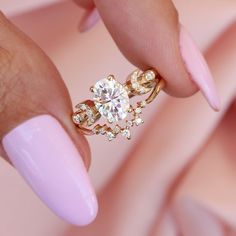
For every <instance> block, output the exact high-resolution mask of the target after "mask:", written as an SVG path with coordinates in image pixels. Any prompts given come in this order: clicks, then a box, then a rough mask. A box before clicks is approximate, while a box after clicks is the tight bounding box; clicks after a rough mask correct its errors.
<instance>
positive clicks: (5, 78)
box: [0, 48, 30, 112]
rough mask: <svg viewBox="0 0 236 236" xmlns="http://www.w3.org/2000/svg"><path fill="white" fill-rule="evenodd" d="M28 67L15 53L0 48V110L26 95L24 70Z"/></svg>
mask: <svg viewBox="0 0 236 236" xmlns="http://www.w3.org/2000/svg"><path fill="white" fill-rule="evenodd" d="M29 70H30V67H29V66H28V65H27V63H25V61H24V60H22V58H19V57H18V56H17V55H16V54H14V53H12V52H10V51H8V50H6V49H4V48H0V101H1V102H0V112H3V111H4V110H6V109H7V108H8V107H9V106H14V101H15V100H17V101H19V102H20V101H22V100H23V97H24V96H25V95H26V93H25V92H26V85H25V79H24V78H25V76H24V74H25V72H26V71H29Z"/></svg>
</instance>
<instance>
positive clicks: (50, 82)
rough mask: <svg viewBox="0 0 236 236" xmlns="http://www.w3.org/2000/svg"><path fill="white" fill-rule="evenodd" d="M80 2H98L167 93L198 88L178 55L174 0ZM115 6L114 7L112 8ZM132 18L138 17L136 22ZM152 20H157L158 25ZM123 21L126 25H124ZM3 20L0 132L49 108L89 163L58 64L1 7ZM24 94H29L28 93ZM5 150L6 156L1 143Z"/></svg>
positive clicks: (122, 44)
mask: <svg viewBox="0 0 236 236" xmlns="http://www.w3.org/2000/svg"><path fill="white" fill-rule="evenodd" d="M77 3H79V4H80V5H81V6H83V7H85V8H87V9H91V8H93V6H94V4H95V5H96V7H97V8H98V10H99V12H100V15H101V16H102V18H103V20H104V23H105V24H106V26H107V28H108V30H109V31H110V33H111V35H112V37H113V38H114V40H115V42H116V43H117V45H118V47H119V48H120V50H121V51H122V52H123V54H124V55H125V56H126V58H127V59H128V60H130V61H131V62H132V63H133V64H134V65H136V66H137V67H139V68H142V69H146V68H150V67H153V68H156V69H157V70H158V71H159V73H160V74H161V75H162V76H163V77H164V78H165V79H166V87H165V91H166V92H167V93H168V94H170V95H173V96H178V97H186V96H190V95H192V94H193V93H195V92H196V91H197V88H196V86H195V85H194V84H193V82H192V81H190V79H189V77H188V74H187V72H186V70H185V68H184V65H183V61H182V59H181V56H180V51H179V46H178V45H179V39H178V37H179V23H178V22H179V21H178V14H177V11H176V9H175V8H174V5H173V3H172V2H171V1H167V0H158V1H156V0H148V1H135V2H134V1H131V0H129V1H127V0H121V1H108V0H98V1H95V2H92V1H86V0H83V1H78V2H77ZM112 7H115V9H116V10H115V11H110V9H111V8H112ZM144 15H145V20H143V16H144ZM133 19H135V21H138V22H139V23H140V24H139V27H138V28H137V27H136V23H135V21H134V20H133ZM154 21H157V22H159V24H155V28H153V24H152V22H154ZM124 22H125V24H123V23H124ZM121 24H123V25H124V26H125V27H120V25H121ZM0 26H1V27H0V68H1V74H0V81H1V86H0V97H1V105H0V111H1V116H0V124H1V125H0V138H2V137H3V136H4V135H5V134H6V133H8V132H9V131H10V130H11V129H13V128H14V127H16V126H17V125H18V124H20V123H22V122H23V121H25V120H28V119H29V118H31V117H33V116H36V115H39V114H51V115H52V116H54V117H56V118H57V119H58V120H59V121H60V122H61V124H62V125H63V126H64V128H65V129H66V131H67V132H68V134H69V135H70V136H71V138H72V140H74V142H75V144H76V146H77V148H78V150H79V151H80V152H81V154H82V156H83V157H84V162H85V165H86V166H87V167H89V163H90V151H89V146H88V143H87V141H86V140H85V138H84V137H83V136H82V135H81V134H80V133H78V131H76V130H75V128H74V126H73V124H72V122H71V120H70V114H71V113H72V107H71V100H70V97H69V94H68V91H67V88H66V87H65V84H64V83H63V80H62V78H61V76H60V74H59V73H58V71H57V69H56V68H55V66H54V65H53V64H52V62H51V61H50V59H49V58H48V57H47V56H46V55H45V53H44V52H43V51H42V50H41V49H40V48H39V47H38V46H37V45H36V44H35V43H34V42H33V41H32V40H31V39H29V38H28V37H27V36H26V35H25V34H23V33H22V32H21V31H20V30H19V29H17V28H16V27H15V26H14V25H13V24H12V23H11V22H10V21H8V20H7V19H6V17H5V16H4V15H3V14H2V13H1V14H0ZM130 29H134V30H130ZM147 42H148V43H147ZM157 42H158V43H157ZM173 65H175V66H173ZM48 88H50V90H49V89H48ZM25 96H27V97H28V98H30V99H24V98H25ZM1 153H2V154H3V156H4V157H5V158H6V159H7V156H6V155H5V154H4V152H3V150H2V148H1Z"/></svg>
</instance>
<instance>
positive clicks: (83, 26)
mask: <svg viewBox="0 0 236 236" xmlns="http://www.w3.org/2000/svg"><path fill="white" fill-rule="evenodd" d="M99 19H100V15H99V13H98V10H97V9H96V8H94V9H93V10H92V11H90V12H88V13H87V14H86V15H85V16H84V17H83V18H82V20H81V22H80V25H79V31H80V32H81V33H82V32H86V31H88V30H89V29H91V28H92V27H93V26H94V25H95V24H96V23H97V22H98V21H99Z"/></svg>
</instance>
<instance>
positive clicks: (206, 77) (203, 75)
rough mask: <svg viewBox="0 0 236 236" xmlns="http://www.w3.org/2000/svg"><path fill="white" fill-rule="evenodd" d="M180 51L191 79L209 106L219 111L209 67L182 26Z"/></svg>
mask: <svg viewBox="0 0 236 236" xmlns="http://www.w3.org/2000/svg"><path fill="white" fill-rule="evenodd" d="M180 51H181V54H182V58H183V61H184V63H185V66H186V69H187V70H188V72H189V74H190V76H191V79H192V80H193V81H194V82H195V83H196V84H197V86H198V87H199V89H200V90H201V92H202V93H203V95H204V96H205V98H206V99H207V101H208V103H209V104H210V106H211V107H212V108H213V109H215V110H219V109H220V101H219V97H218V95H217V92H216V88H215V84H214V80H213V78H212V75H211V72H210V70H209V67H208V65H207V63H206V60H205V59H204V57H203V55H202V53H201V52H200V50H199V49H198V47H197V46H196V44H195V43H194V41H193V39H192V37H191V36H190V35H189V33H188V32H187V31H186V29H185V28H184V27H183V26H181V28H180Z"/></svg>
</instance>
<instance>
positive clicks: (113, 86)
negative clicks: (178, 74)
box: [72, 69, 165, 141]
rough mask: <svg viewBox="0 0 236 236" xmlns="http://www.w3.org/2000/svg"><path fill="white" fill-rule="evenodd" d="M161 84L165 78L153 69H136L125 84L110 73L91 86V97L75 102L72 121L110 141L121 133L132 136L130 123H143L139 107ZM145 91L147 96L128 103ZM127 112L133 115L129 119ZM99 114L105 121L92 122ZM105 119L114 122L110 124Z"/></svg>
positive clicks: (91, 133)
mask: <svg viewBox="0 0 236 236" xmlns="http://www.w3.org/2000/svg"><path fill="white" fill-rule="evenodd" d="M164 86H165V82H164V80H163V79H162V78H161V76H160V75H159V74H158V73H157V72H156V71H155V70H153V69H150V70H147V71H144V72H143V71H141V70H138V69H137V70H135V71H134V72H132V73H131V74H130V75H129V76H128V77H127V80H126V82H125V83H124V84H121V83H119V82H118V81H117V80H116V79H115V77H114V76H113V75H109V76H107V77H106V78H104V79H102V80H99V81H98V82H97V83H96V84H95V85H94V86H92V87H91V88H90V91H91V92H92V93H93V100H86V101H84V102H82V103H79V104H77V105H76V109H77V110H76V111H75V112H74V113H73V115H72V120H73V123H74V124H75V125H76V126H77V127H78V129H79V130H80V131H81V132H82V133H83V134H85V135H93V134H102V135H105V136H107V138H108V140H109V141H111V140H113V139H114V138H116V137H117V135H118V134H121V135H122V136H124V137H126V138H127V139H131V132H130V129H131V127H133V126H134V125H136V126H138V125H140V124H142V123H143V120H142V118H141V113H142V109H143V108H144V107H146V105H147V104H149V103H151V102H152V101H153V100H154V99H155V98H156V96H157V95H158V93H159V92H160V91H161V89H162V88H163V87H164ZM148 93H149V96H148V98H146V99H144V100H141V101H139V102H137V103H136V104H135V105H131V104H130V99H131V98H133V97H136V96H142V95H145V94H148ZM129 113H130V114H132V115H133V116H132V118H131V119H130V120H128V119H127V116H128V114H129ZM101 117H103V118H105V120H106V121H107V122H106V123H105V124H103V125H100V124H96V125H95V123H96V122H97V121H98V120H99V119H100V118H101ZM122 120H124V121H125V124H124V125H123V127H122V125H119V124H117V122H122ZM107 123H108V124H115V125H113V126H114V127H111V126H110V125H108V124H107ZM92 126H93V128H91V127H92Z"/></svg>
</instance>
